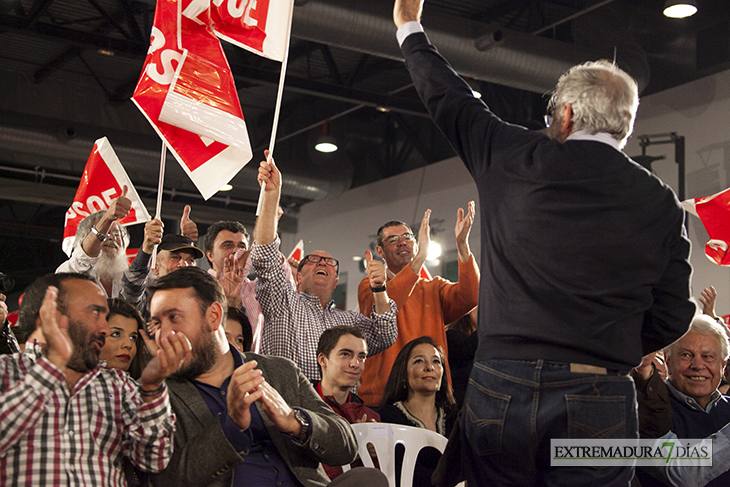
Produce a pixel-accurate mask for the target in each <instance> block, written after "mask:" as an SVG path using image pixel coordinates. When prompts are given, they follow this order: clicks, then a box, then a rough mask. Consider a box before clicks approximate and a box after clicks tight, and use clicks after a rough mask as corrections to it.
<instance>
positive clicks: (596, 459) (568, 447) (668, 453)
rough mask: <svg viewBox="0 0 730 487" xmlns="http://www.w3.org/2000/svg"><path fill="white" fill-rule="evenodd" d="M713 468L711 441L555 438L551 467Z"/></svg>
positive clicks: (552, 442) (552, 445)
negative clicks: (670, 466)
mask: <svg viewBox="0 0 730 487" xmlns="http://www.w3.org/2000/svg"><path fill="white" fill-rule="evenodd" d="M609 465H611V466H637V467H642V466H655V467H658V466H662V465H676V466H693V467H711V466H712V440H711V439H677V438H669V439H667V438H665V439H662V438H659V439H655V440H654V439H649V440H647V439H641V440H638V439H636V440H635V439H623V440H616V439H610V440H609V439H604V440H599V439H567V438H565V439H564V438H561V439H552V440H550V466H552V467H605V466H609Z"/></svg>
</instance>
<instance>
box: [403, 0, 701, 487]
mask: <svg viewBox="0 0 730 487" xmlns="http://www.w3.org/2000/svg"><path fill="white" fill-rule="evenodd" d="M422 9H423V0H395V6H394V9H393V20H394V22H395V25H396V27H397V28H398V31H397V39H398V42H399V44H400V45H401V51H402V52H403V55H404V57H405V62H406V67H407V68H408V70H409V72H410V74H411V78H412V80H413V84H414V86H415V88H416V91H417V92H418V94H419V96H420V97H421V99H422V100H423V101H424V104H425V105H426V107H427V108H428V110H429V113H430V114H431V117H432V118H433V120H434V123H435V124H436V125H437V126H438V127H439V128H440V129H441V131H442V132H443V133H444V134H445V135H446V137H447V138H448V139H449V141H450V142H451V145H452V146H453V147H454V149H455V150H456V153H457V155H458V156H459V157H460V158H461V160H462V161H463V162H464V165H465V166H466V168H467V169H468V171H469V173H470V174H471V175H472V177H473V178H474V181H475V183H476V187H477V191H478V193H479V202H480V207H479V213H480V215H481V220H480V229H481V242H482V244H481V252H482V256H481V268H482V275H483V279H482V280H481V283H480V289H479V291H480V293H479V325H478V333H479V348H478V349H477V353H476V357H475V362H474V367H473V368H472V372H471V376H470V379H469V386H468V389H467V392H466V398H465V401H464V408H463V411H464V414H463V415H462V423H461V425H462V431H463V434H462V436H461V440H462V445H461V446H462V448H461V452H462V456H461V464H462V465H463V468H464V472H465V475H466V481H467V484H468V485H470V486H471V485H494V486H498V485H561V486H568V485H581V486H583V485H601V486H607V485H623V486H627V485H629V483H630V482H631V479H632V475H633V468H632V467H631V466H630V465H611V466H607V467H601V468H595V467H594V466H590V465H586V466H579V467H563V468H561V467H557V468H552V467H551V466H550V459H551V457H552V455H551V447H550V440H551V439H552V438H571V439H577V438H601V439H626V438H637V437H638V431H637V414H636V399H635V398H636V394H635V390H634V385H633V382H632V380H631V378H630V377H629V376H628V372H629V370H631V369H632V368H633V367H635V366H636V365H638V364H639V363H641V358H642V355H644V354H646V353H649V352H653V351H655V350H658V349H660V348H662V347H665V346H666V345H669V344H670V343H672V342H673V341H674V340H676V339H677V338H679V337H680V336H682V334H683V333H684V332H685V331H686V330H687V327H688V325H689V323H690V321H691V319H692V316H693V315H694V312H695V305H694V304H693V303H692V302H691V301H690V297H691V295H690V286H689V283H690V275H691V271H692V268H691V266H690V263H689V250H690V243H689V240H688V239H687V233H686V230H685V228H684V225H683V224H684V217H685V214H684V210H683V209H682V206H681V204H680V203H679V201H678V200H677V197H676V196H675V194H674V192H673V191H672V190H671V188H669V187H668V186H666V185H665V184H664V183H662V182H661V181H660V180H659V179H658V178H657V177H655V176H654V175H652V174H651V173H650V172H649V171H647V170H646V169H644V168H642V167H641V166H639V165H638V164H636V163H635V162H634V161H632V160H631V159H630V158H629V157H628V156H626V154H624V153H623V152H622V151H621V148H622V147H623V146H624V145H625V143H626V139H627V138H628V137H629V134H631V131H632V130H633V126H634V119H635V117H636V110H637V108H638V105H639V95H638V86H637V84H636V81H635V80H634V79H633V78H631V76H629V75H628V74H627V73H626V72H624V71H622V70H621V69H620V68H619V67H618V66H616V65H615V63H611V62H609V61H605V60H603V61H597V62H588V63H585V64H581V65H578V66H574V67H572V68H570V69H569V70H568V71H567V72H566V73H565V74H563V75H562V76H561V77H560V78H559V79H558V82H557V85H556V87H555V98H554V102H555V103H554V109H552V120H551V123H550V127H549V129H548V131H547V133H544V132H543V131H535V130H527V129H525V128H524V127H519V126H517V125H513V124H510V123H506V122H504V121H503V120H501V119H500V118H499V117H498V116H497V115H495V114H494V113H493V112H492V111H491V110H490V109H489V107H488V106H487V105H486V104H485V102H484V101H483V100H479V99H476V98H474V96H473V95H472V90H471V88H470V87H469V85H468V84H467V83H466V82H465V81H464V80H463V79H461V78H460V77H459V76H458V75H457V74H456V72H455V71H454V70H453V69H452V68H451V66H449V64H448V62H447V61H446V60H445V59H444V58H443V57H442V56H441V55H440V54H439V53H438V51H437V50H436V48H435V47H434V46H433V45H432V44H431V42H430V41H429V39H428V37H427V36H426V34H425V33H424V29H423V26H422V25H421V23H420V19H421V11H422ZM485 60H486V59H485Z"/></svg>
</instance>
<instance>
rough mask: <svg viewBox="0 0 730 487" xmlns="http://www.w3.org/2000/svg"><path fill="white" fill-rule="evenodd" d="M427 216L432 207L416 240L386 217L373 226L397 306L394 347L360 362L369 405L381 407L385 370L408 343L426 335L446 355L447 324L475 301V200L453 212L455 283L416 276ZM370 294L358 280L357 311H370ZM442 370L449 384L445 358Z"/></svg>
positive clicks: (425, 243)
mask: <svg viewBox="0 0 730 487" xmlns="http://www.w3.org/2000/svg"><path fill="white" fill-rule="evenodd" d="M430 216H431V211H430V210H428V211H426V213H425V215H424V217H423V220H422V221H421V228H420V230H419V241H418V242H417V241H416V237H415V235H414V234H413V230H411V227H410V226H408V224H406V223H404V222H401V221H389V222H387V223H385V224H384V225H383V226H381V227H380V228H379V229H378V236H377V239H378V245H377V247H375V250H376V251H377V252H378V255H379V256H380V257H382V258H383V260H385V263H386V265H387V272H388V280H387V281H386V287H387V289H388V296H390V297H391V298H392V299H393V301H395V304H396V305H397V306H398V338H397V339H396V342H395V345H393V346H392V347H390V348H388V349H387V350H385V351H384V352H383V353H380V354H378V355H376V356H374V357H372V358H371V359H370V360H368V362H367V365H366V366H365V373H364V374H363V384H362V386H361V387H360V389H358V394H359V395H360V397H362V398H363V400H364V401H365V403H366V404H368V405H369V406H373V407H375V406H379V405H380V402H381V400H382V399H383V391H384V390H385V383H386V382H387V381H388V374H387V373H385V372H384V371H389V370H390V369H391V368H392V367H393V363H394V362H395V358H396V357H397V356H398V352H400V351H401V349H402V348H403V347H404V346H405V345H406V344H407V343H408V342H410V341H411V340H414V339H416V338H418V337H420V336H423V335H428V336H430V337H433V339H434V340H435V341H436V343H437V344H438V345H440V346H441V348H443V350H444V353H445V354H446V355H447V356H448V347H447V342H446V325H447V324H448V323H451V322H453V321H456V320H458V319H459V318H461V317H462V316H464V315H465V314H466V313H468V312H469V311H471V310H472V309H474V307H475V306H476V305H477V303H478V302H479V267H478V266H477V264H476V261H475V260H474V256H473V255H472V253H471V250H470V248H469V233H470V231H471V227H472V224H473V223H474V202H473V201H471V202H469V206H468V211H467V213H466V215H465V214H464V211H463V210H462V209H461V208H459V210H458V212H457V217H456V227H455V230H454V234H455V236H456V248H457V251H458V256H459V257H458V262H459V281H458V282H451V281H449V280H447V279H444V278H442V277H439V276H435V277H434V278H433V279H430V280H427V279H424V278H422V277H421V276H420V274H421V267H423V264H424V262H425V261H426V256H427V255H428V247H429V242H430V236H429V219H430ZM372 296H373V293H372V292H370V289H369V283H368V279H367V278H366V279H363V280H362V281H361V282H360V286H359V287H358V301H359V302H360V311H361V312H362V313H365V312H366V311H367V310H369V309H372V306H373V299H372ZM445 368H446V369H445V370H446V380H448V381H449V382H450V381H451V376H450V372H449V368H448V362H447V363H446V364H445Z"/></svg>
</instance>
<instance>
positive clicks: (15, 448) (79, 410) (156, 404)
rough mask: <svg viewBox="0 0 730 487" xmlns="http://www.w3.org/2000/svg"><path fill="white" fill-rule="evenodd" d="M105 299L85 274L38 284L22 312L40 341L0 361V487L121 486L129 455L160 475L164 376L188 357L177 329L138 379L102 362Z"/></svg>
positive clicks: (167, 452) (165, 439)
mask: <svg viewBox="0 0 730 487" xmlns="http://www.w3.org/2000/svg"><path fill="white" fill-rule="evenodd" d="M108 312H109V309H108V307H107V301H106V298H105V297H104V294H103V293H102V291H101V289H100V288H99V287H98V286H97V285H96V284H95V283H94V281H93V280H92V279H91V278H90V277H88V276H85V275H81V274H71V273H62V274H55V275H48V276H44V277H42V278H40V279H38V280H36V281H35V282H34V283H33V284H32V285H31V286H30V287H29V288H28V289H27V291H26V293H25V298H24V300H23V305H22V307H21V311H20V320H21V321H22V324H23V326H28V325H29V324H30V325H31V326H32V323H35V324H36V326H37V327H38V329H39V330H40V331H41V332H42V334H43V338H44V342H45V344H44V345H43V346H42V347H41V345H40V344H38V342H35V343H34V344H33V345H31V344H29V346H28V347H26V350H25V352H24V353H22V354H14V355H6V356H2V357H0V485H80V486H88V485H94V486H101V485H109V486H125V485H127V481H126V479H125V476H124V472H123V470H122V464H123V461H124V460H125V458H126V459H128V460H129V461H131V463H132V464H133V465H134V466H136V467H137V468H139V469H140V470H143V471H147V472H159V471H160V470H162V469H164V468H165V466H166V465H167V463H168V461H169V459H170V456H171V453H172V441H173V433H174V430H175V416H174V415H173V414H172V410H171V408H170V401H169V397H168V392H167V387H166V385H165V382H164V380H165V378H167V377H168V376H169V375H170V374H171V373H172V372H174V371H176V370H177V369H178V368H179V367H180V365H181V364H182V363H183V362H184V361H185V359H186V358H187V357H188V356H189V355H190V350H191V346H190V342H189V341H188V339H187V338H186V337H185V336H184V335H183V334H181V333H180V334H176V335H173V336H171V337H169V338H168V339H166V340H164V341H162V343H161V344H160V347H159V351H158V352H157V354H156V357H154V358H153V359H152V360H151V361H150V363H149V364H148V365H147V367H146V368H145V369H144V371H143V372H142V377H141V378H140V384H137V383H136V382H135V381H134V380H132V379H131V378H130V377H129V376H128V375H127V374H126V373H124V372H121V371H118V370H113V369H112V370H108V369H105V368H104V362H99V352H100V350H101V348H102V347H103V345H104V340H105V337H106V336H107V334H108V333H109V325H108V323H107V321H106V316H107V314H108Z"/></svg>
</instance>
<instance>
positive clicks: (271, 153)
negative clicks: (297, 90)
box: [256, 0, 294, 216]
mask: <svg viewBox="0 0 730 487" xmlns="http://www.w3.org/2000/svg"><path fill="white" fill-rule="evenodd" d="M293 15H294V0H291V6H290V7H289V22H288V24H289V27H288V28H287V31H286V32H287V34H286V49H285V50H284V59H283V60H282V61H281V73H280V74H279V90H278V92H277V94H276V108H275V109H274V124H273V125H272V127H271V140H270V141H269V157H268V159H267V162H271V160H272V159H273V158H274V143H275V142H276V129H277V127H278V125H279V112H280V111H281V100H282V98H283V95H284V78H286V66H287V64H289V42H290V40H291V22H292V17H293ZM263 199H264V185H261V191H260V192H259V202H258V204H257V205H256V216H259V213H261V202H262V201H263Z"/></svg>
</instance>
